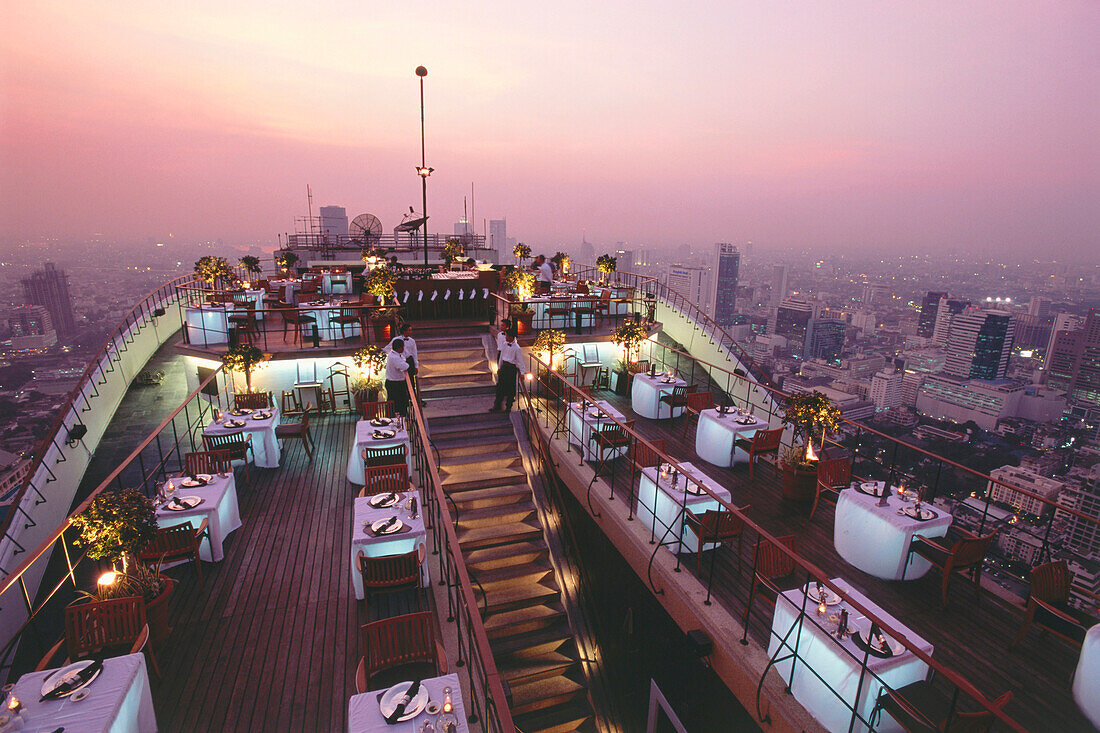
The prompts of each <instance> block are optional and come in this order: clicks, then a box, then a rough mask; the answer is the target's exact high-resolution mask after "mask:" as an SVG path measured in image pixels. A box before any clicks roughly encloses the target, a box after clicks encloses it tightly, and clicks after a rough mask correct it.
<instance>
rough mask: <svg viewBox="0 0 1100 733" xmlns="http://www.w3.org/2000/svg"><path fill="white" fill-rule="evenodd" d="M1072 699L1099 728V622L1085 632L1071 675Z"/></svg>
mask: <svg viewBox="0 0 1100 733" xmlns="http://www.w3.org/2000/svg"><path fill="white" fill-rule="evenodd" d="M1073 699H1074V701H1075V702H1076V703H1077V707H1078V708H1079V709H1080V710H1081V712H1082V713H1083V714H1084V716H1085V717H1086V718H1088V719H1089V722H1091V723H1092V724H1093V725H1094V726H1096V727H1097V728H1100V624H1097V625H1096V626H1093V627H1092V628H1091V629H1089V630H1088V633H1087V634H1085V641H1084V644H1082V646H1081V656H1080V658H1079V659H1078V660H1077V671H1076V672H1074V675H1073Z"/></svg>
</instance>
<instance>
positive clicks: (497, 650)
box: [489, 618, 573, 663]
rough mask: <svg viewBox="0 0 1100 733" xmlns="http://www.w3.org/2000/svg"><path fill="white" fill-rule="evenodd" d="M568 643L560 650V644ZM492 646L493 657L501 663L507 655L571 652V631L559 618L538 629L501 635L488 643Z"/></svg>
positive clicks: (525, 655) (532, 655)
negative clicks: (567, 646) (512, 634)
mask: <svg viewBox="0 0 1100 733" xmlns="http://www.w3.org/2000/svg"><path fill="white" fill-rule="evenodd" d="M566 643H568V644H569V646H570V648H569V649H568V650H562V648H561V647H562V646H563V645H564V644H566ZM489 646H491V647H492V648H493V659H495V660H497V662H498V663H502V662H501V660H504V659H506V658H509V657H526V658H531V657H537V656H540V655H542V654H548V653H550V652H553V651H562V653H569V654H571V653H572V652H573V632H572V631H570V630H569V624H568V623H567V622H566V620H565V619H564V618H563V619H560V620H558V622H557V623H554V624H553V625H551V626H548V627H546V628H544V629H539V630H538V631H533V632H531V633H528V634H520V635H518V636H507V637H501V638H500V639H494V640H492V641H491V642H490V643H489Z"/></svg>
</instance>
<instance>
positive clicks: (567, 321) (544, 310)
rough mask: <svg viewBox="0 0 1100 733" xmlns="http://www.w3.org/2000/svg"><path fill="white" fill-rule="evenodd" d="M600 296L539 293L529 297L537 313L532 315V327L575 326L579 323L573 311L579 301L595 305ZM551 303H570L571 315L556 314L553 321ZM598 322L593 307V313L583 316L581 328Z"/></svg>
mask: <svg viewBox="0 0 1100 733" xmlns="http://www.w3.org/2000/svg"><path fill="white" fill-rule="evenodd" d="M597 300H599V298H596V297H595V296H592V295H554V296H550V295H539V296H536V297H534V298H528V299H527V300H526V303H527V304H528V305H530V306H531V309H532V310H534V312H535V315H533V316H532V317H531V327H532V328H536V329H541V328H575V327H576V325H577V317H576V315H574V313H573V308H574V307H576V305H577V303H578V302H582V301H583V302H588V303H591V304H592V305H593V306H594V305H595V303H596V301H597ZM551 303H567V304H568V305H569V317H568V318H562V317H561V316H558V315H555V316H554V318H553V322H551V319H550V304H551ZM595 323H596V314H595V310H594V309H593V312H592V313H586V314H584V315H582V316H581V328H593V327H594V326H595Z"/></svg>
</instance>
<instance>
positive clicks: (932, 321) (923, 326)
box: [917, 290, 947, 339]
mask: <svg viewBox="0 0 1100 733" xmlns="http://www.w3.org/2000/svg"><path fill="white" fill-rule="evenodd" d="M946 297H947V293H943V292H937V291H935V290H929V291H928V294H927V295H925V296H924V300H922V301H921V304H920V320H919V321H918V322H917V335H918V336H923V337H924V338H927V339H930V338H932V334H933V333H934V332H935V330H936V309H937V308H938V307H939V305H940V301H941V300H942V299H944V298H946Z"/></svg>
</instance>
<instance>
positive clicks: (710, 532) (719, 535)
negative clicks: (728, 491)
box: [699, 504, 750, 542]
mask: <svg viewBox="0 0 1100 733" xmlns="http://www.w3.org/2000/svg"><path fill="white" fill-rule="evenodd" d="M749 506H750V505H749V504H746V505H745V506H742V507H738V510H739V511H742V512H743V511H745V510H746V509H748V508H749ZM699 524H700V525H701V526H702V528H703V531H702V537H704V538H707V537H713V538H714V539H715V540H720V539H723V538H725V537H736V536H737V535H738V534H740V533H741V531H742V530H744V529H745V520H744V519H742V518H741V517H739V516H738V515H736V514H734V513H733V512H731V511H730V510H728V509H707V510H706V511H705V512H703V516H702V517H700V518H699ZM705 541H706V540H705V539H704V542H705Z"/></svg>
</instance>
